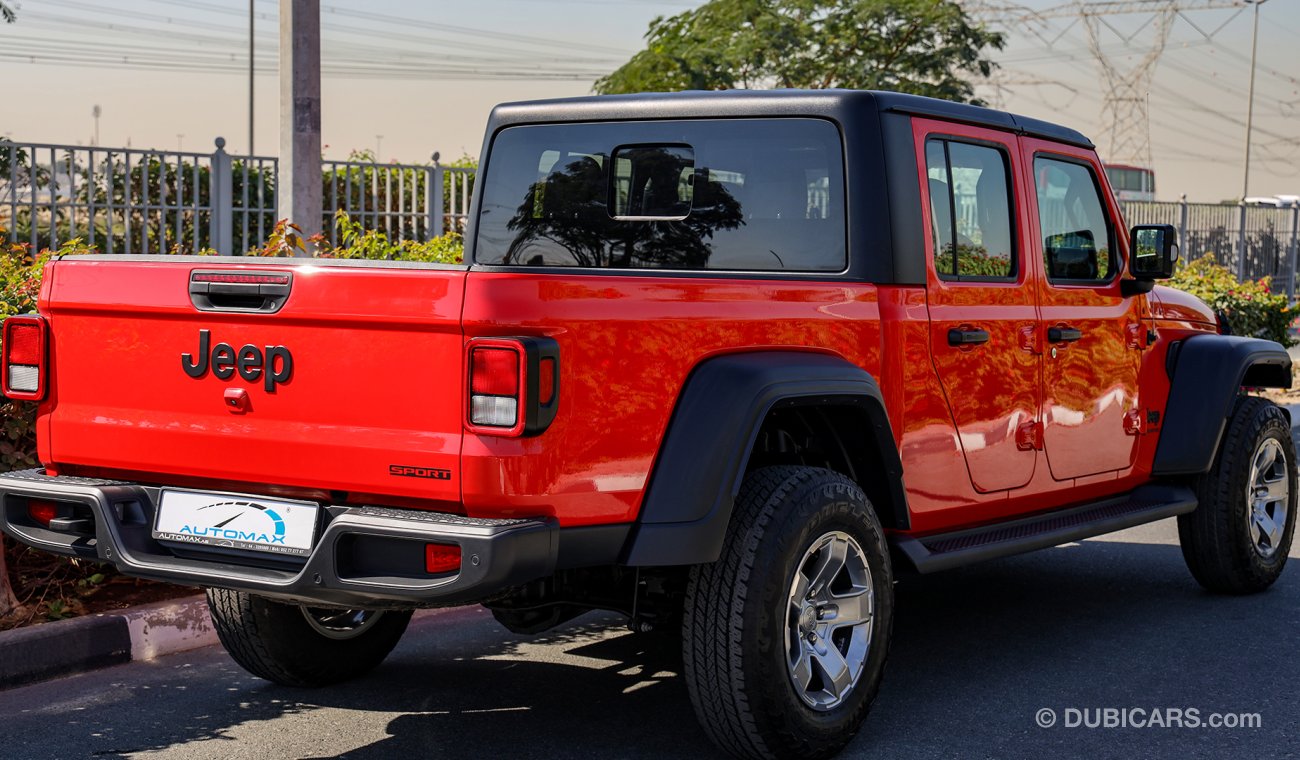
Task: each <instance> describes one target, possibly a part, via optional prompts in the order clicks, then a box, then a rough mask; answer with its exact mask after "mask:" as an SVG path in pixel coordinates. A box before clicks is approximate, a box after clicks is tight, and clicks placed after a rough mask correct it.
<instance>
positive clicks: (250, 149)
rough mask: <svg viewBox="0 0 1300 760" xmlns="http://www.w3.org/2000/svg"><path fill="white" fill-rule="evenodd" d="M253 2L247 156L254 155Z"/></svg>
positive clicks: (249, 50)
mask: <svg viewBox="0 0 1300 760" xmlns="http://www.w3.org/2000/svg"><path fill="white" fill-rule="evenodd" d="M253 2H254V0H248V155H250V156H252V155H256V154H257V151H256V150H255V149H254V148H253V52H254V44H253Z"/></svg>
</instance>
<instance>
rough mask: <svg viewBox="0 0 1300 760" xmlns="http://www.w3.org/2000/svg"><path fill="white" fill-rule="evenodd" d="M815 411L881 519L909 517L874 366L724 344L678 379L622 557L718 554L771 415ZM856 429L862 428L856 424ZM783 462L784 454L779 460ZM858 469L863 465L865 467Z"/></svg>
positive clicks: (647, 560)
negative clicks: (733, 349)
mask: <svg viewBox="0 0 1300 760" xmlns="http://www.w3.org/2000/svg"><path fill="white" fill-rule="evenodd" d="M774 415H776V416H782V415H784V416H786V417H791V416H793V417H796V418H799V419H805V420H809V419H812V420H817V421H818V422H817V424H818V425H819V426H820V427H821V428H822V429H823V430H824V431H826V432H827V434H828V435H831V436H832V437H833V440H828V441H827V443H826V445H827V446H828V447H834V448H838V449H840V451H839V452H838V453H836V454H835V456H834V458H833V460H828V461H835V462H839V463H841V465H840V467H835V466H832V467H831V468H832V469H838V470H840V471H843V469H845V468H848V469H851V470H853V471H852V472H844V474H845V475H848V476H849V477H850V478H853V479H854V480H855V481H857V482H858V483H859V485H860V486H862V487H863V490H864V491H866V492H867V495H868V497H869V498H872V502H873V504H874V505H875V506H876V509H877V514H878V516H879V517H880V519H881V522H882V524H884V525H885V526H887V527H892V528H906V527H907V526H908V511H907V501H906V495H905V493H904V491H903V481H902V463H901V461H900V459H899V455H898V448H897V445H896V443H895V441H894V435H893V431H892V428H891V427H890V423H889V418H888V416H887V415H886V413H885V404H884V398H883V396H882V395H881V392H880V387H879V385H878V384H877V383H876V381H875V379H874V378H873V377H872V376H871V374H870V373H868V372H867V371H865V370H863V369H862V368H861V367H858V366H856V365H854V364H852V363H850V362H848V361H846V360H845V359H843V358H841V357H838V356H833V355H827V354H820V353H811V352H802V351H780V350H776V351H756V352H752V353H742V354H728V355H725V356H719V357H715V358H712V359H708V360H705V361H704V362H701V363H700V365H699V366H697V367H696V368H695V370H694V371H693V372H692V373H691V374H690V376H689V377H688V378H687V380H686V383H685V384H684V385H683V388H682V391H681V394H680V396H679V397H678V400H677V404H676V407H675V408H674V410H673V415H672V418H671V419H670V420H669V423H668V428H667V431H666V433H665V435H664V437H663V441H662V443H661V444H660V448H659V455H658V457H657V458H656V460H655V466H654V469H653V471H652V472H651V474H650V478H649V482H648V485H647V488H646V493H645V497H644V499H643V501H642V506H641V511H640V515H639V516H638V519H637V523H636V526H635V528H634V529H633V533H632V536H631V538H630V539H629V541H628V544H627V546H626V547H625V550H624V556H623V561H624V564H627V565H633V566H664V565H691V564H700V563H706V562H713V561H715V560H716V559H717V558H718V556H719V554H720V553H721V550H722V544H723V540H724V537H725V534H726V529H727V523H728V522H729V520H730V518H731V512H732V506H733V503H734V500H735V497H736V494H737V493H738V492H739V490H740V484H741V482H742V481H743V479H744V477H745V474H746V472H748V470H749V469H750V468H751V463H752V462H753V461H754V460H753V457H754V453H755V449H756V445H759V447H760V449H761V448H762V445H761V441H760V436H761V435H762V434H763V433H764V431H765V430H771V428H770V427H765V425H769V424H770V420H771V419H772V418H773V416H774ZM857 430H861V431H862V432H861V434H860V435H854V434H853V433H854V431H857ZM771 463H773V464H776V463H789V462H788V461H785V462H782V461H775V462H771ZM863 470H869V471H870V474H871V477H866V476H865V473H864V472H863Z"/></svg>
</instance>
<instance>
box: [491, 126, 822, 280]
mask: <svg viewBox="0 0 1300 760" xmlns="http://www.w3.org/2000/svg"><path fill="white" fill-rule="evenodd" d="M482 195H483V201H482V206H481V209H480V211H479V218H478V225H477V230H478V237H477V240H476V245H475V261H476V263H479V264H490V265H501V266H555V267H592V268H621V269H684V270H732V271H760V272H767V271H789V272H839V271H842V270H843V269H845V267H846V263H847V261H846V259H847V256H846V251H847V244H846V240H845V216H844V169H843V158H842V150H841V146H840V136H839V130H838V129H836V127H835V126H834V125H833V124H831V123H830V122H827V121H823V120H820V119H801V118H792V119H727V120H707V121H663V122H616V123H601V124H548V125H538V126H518V127H509V128H507V129H504V130H502V131H501V132H500V133H499V134H498V135H497V137H496V139H495V140H494V141H493V143H492V151H491V155H490V156H489V158H488V166H487V170H486V174H485V175H484V180H483V191H482Z"/></svg>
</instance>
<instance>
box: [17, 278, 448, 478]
mask: <svg viewBox="0 0 1300 760" xmlns="http://www.w3.org/2000/svg"><path fill="white" fill-rule="evenodd" d="M230 261H231V260H230V259H216V258H214V259H193V258H190V259H179V258H176V257H162V256H160V257H157V258H156V259H154V260H148V261H142V260H140V259H138V258H136V259H133V260H122V259H113V258H111V257H84V258H83V257H77V258H70V259H65V260H61V261H58V262H57V263H55V264H54V266H53V268H52V279H51V282H50V284H49V286H48V288H47V294H48V295H47V297H46V298H45V300H44V302H43V303H42V304H41V311H42V312H43V313H44V314H45V315H46V316H47V318H48V319H49V321H50V332H51V336H52V338H51V340H52V350H51V355H52V366H51V372H52V379H53V382H52V386H51V387H52V395H51V398H50V400H49V402H47V403H46V404H44V405H42V419H41V420H40V424H41V425H42V426H43V427H42V435H41V437H40V441H41V447H42V451H41V459H42V460H43V461H45V462H46V463H49V464H53V465H55V466H56V467H61V468H64V469H71V470H72V471H76V469H77V467H81V468H82V469H85V470H94V471H97V472H103V471H106V470H109V471H116V472H122V473H132V474H134V475H135V476H136V477H139V478H141V479H144V480H146V481H148V480H157V481H162V482H169V483H178V482H183V481H185V480H195V479H197V480H201V481H204V482H208V483H211V482H225V483H231V484H236V485H234V486H233V487H232V490H234V488H236V487H238V486H237V484H242V483H248V484H267V485H274V486H283V487H289V488H299V489H319V490H326V491H344V492H348V494H349V496H348V497H347V498H350V499H353V500H360V499H362V498H364V497H365V495H367V494H382V495H395V496H405V497H411V498H416V499H434V500H452V501H454V500H457V499H458V498H459V487H460V480H459V474H458V473H457V469H458V461H459V455H460V444H461V430H462V424H461V416H462V415H461V407H462V403H461V399H462V398H463V395H464V394H463V388H462V383H463V381H462V377H463V375H464V373H463V371H462V355H463V345H462V337H461V331H460V312H461V303H462V296H463V290H464V277H465V272H464V270H463V269H460V268H455V267H448V268H441V269H440V268H435V267H430V266H420V267H407V266H382V265H377V264H383V263H387V262H382V263H380V262H376V263H369V264H367V263H357V264H353V263H351V262H349V263H346V264H345V263H343V262H336V263H329V262H313V263H312V264H310V265H303V266H294V265H287V264H284V263H275V262H274V261H272V260H263V261H265V263H263V261H250V262H246V263H245V262H241V263H238V264H235V263H230ZM263 275H269V277H266V276H263ZM286 275H287V277H286ZM259 282H261V284H258V283H259ZM268 283H269V284H268ZM209 289H212V290H225V291H228V292H225V293H215V292H213V293H212V294H210V295H209V294H206V291H207V290H209ZM259 290H260V292H262V293H271V294H272V295H271V298H270V301H272V302H273V301H274V300H276V299H277V298H278V299H279V300H280V303H279V305H278V308H274V307H275V305H276V304H275V303H268V300H267V298H265V297H263V296H262V295H258V293H259ZM236 291H242V294H241V293H239V292H236ZM274 293H284V296H283V297H281V296H275V295H274ZM394 468H396V469H394Z"/></svg>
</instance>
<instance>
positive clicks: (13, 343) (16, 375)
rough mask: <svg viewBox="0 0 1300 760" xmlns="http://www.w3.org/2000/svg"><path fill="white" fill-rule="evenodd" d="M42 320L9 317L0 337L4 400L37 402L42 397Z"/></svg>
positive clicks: (43, 333)
mask: <svg viewBox="0 0 1300 760" xmlns="http://www.w3.org/2000/svg"><path fill="white" fill-rule="evenodd" d="M46 335H47V333H46V328H45V320H44V319H42V318H41V317H38V316H26V315H25V316H18V317H9V318H8V319H6V320H5V321H4V332H3V334H2V335H0V352H2V353H3V363H4V373H3V374H0V390H3V392H4V395H5V396H6V397H8V398H13V399H22V400H24V401H39V400H40V399H42V398H44V396H45V377H46V371H45V365H46V354H47V351H46Z"/></svg>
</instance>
